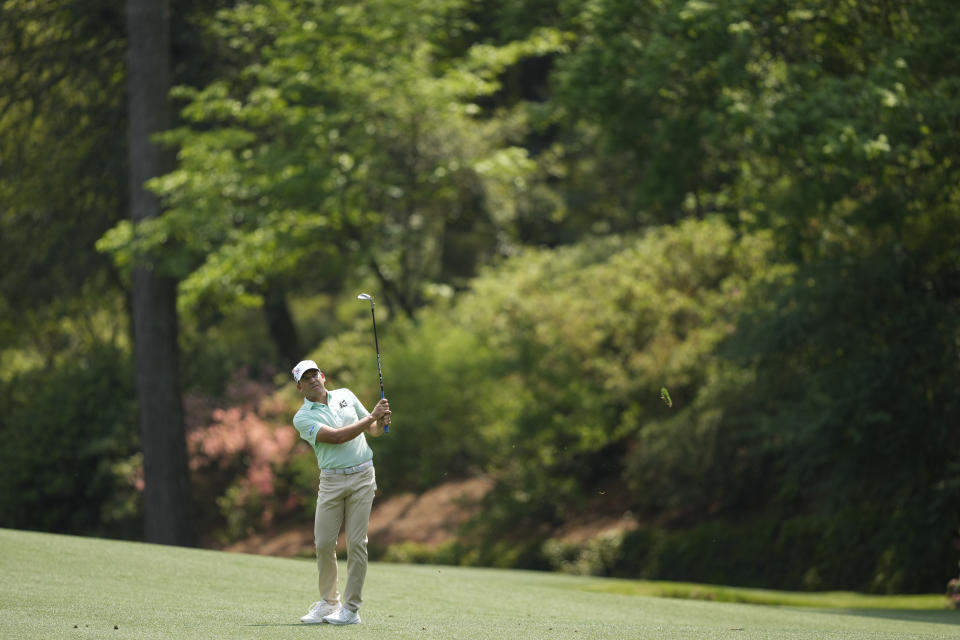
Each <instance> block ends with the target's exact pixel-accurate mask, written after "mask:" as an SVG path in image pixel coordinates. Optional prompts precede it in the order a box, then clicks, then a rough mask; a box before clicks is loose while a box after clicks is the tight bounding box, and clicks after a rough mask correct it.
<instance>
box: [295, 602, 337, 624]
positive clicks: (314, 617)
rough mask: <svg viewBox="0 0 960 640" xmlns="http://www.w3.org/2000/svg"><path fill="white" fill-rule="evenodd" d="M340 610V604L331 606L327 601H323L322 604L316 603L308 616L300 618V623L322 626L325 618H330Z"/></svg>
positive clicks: (311, 606) (311, 607)
mask: <svg viewBox="0 0 960 640" xmlns="http://www.w3.org/2000/svg"><path fill="white" fill-rule="evenodd" d="M338 609H340V605H338V604H330V603H329V602H327V601H326V600H321V601H320V602H314V603H313V604H312V605H310V611H308V612H307V615H305V616H303V617H302V618H300V622H304V623H306V624H320V623H321V622H323V618H324V616H329V615H330V614H332V613H336V612H337V610H338Z"/></svg>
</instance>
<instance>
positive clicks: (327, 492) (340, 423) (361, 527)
mask: <svg viewBox="0 0 960 640" xmlns="http://www.w3.org/2000/svg"><path fill="white" fill-rule="evenodd" d="M293 379H294V380H295V381H296V383H297V389H298V390H299V391H300V393H302V394H303V397H304V400H303V406H301V407H300V409H299V410H298V411H297V413H296V415H295V416H294V417H293V426H294V427H296V429H297V431H298V432H299V433H300V437H301V438H303V439H304V440H306V441H307V442H308V443H309V444H310V446H312V447H313V451H314V453H316V455H317V464H318V465H319V467H320V481H319V488H318V491H317V511H316V515H315V517H314V523H313V535H314V543H315V544H316V549H317V571H318V573H319V588H320V600H319V601H318V602H315V603H314V604H313V606H311V607H310V611H309V612H307V614H306V615H305V616H303V617H302V618H300V621H301V622H305V623H313V624H315V623H319V622H328V623H330V624H338V625H339V624H358V623H359V622H360V615H359V614H358V613H357V611H358V610H359V609H360V604H361V602H362V599H361V596H360V594H361V591H362V590H363V581H364V579H365V578H366V574H367V529H368V527H369V525H370V509H371V507H372V505H373V494H374V492H375V491H376V489H377V480H376V474H375V472H374V469H373V451H372V450H371V449H370V446H369V445H368V444H367V440H366V437H365V436H366V435H370V436H373V437H377V436H380V435H382V434H383V432H384V430H385V429H386V427H387V425H388V424H389V423H390V404H389V403H388V402H387V399H386V398H383V397H381V398H380V400H379V401H378V402H377V404H376V406H375V407H374V408H373V411H372V412H368V411H367V410H366V408H364V406H363V405H362V404H361V403H360V401H359V400H357V397H356V396H355V395H353V392H352V391H350V390H349V389H332V390H328V389H327V388H326V377H325V376H324V375H323V372H322V371H320V367H318V366H317V363H316V362H314V361H313V360H304V361H302V362H300V363H298V364H297V366H295V367H294V368H293ZM344 522H345V523H346V527H345V529H346V538H347V584H346V588H345V589H344V592H343V603H342V604H341V603H340V593H339V591H338V590H337V550H336V547H337V536H338V535H339V534H340V526H341V525H342V524H344Z"/></svg>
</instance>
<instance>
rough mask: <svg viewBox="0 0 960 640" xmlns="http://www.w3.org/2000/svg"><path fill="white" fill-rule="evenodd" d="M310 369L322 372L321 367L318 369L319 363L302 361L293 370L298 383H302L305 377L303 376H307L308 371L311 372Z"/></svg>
mask: <svg viewBox="0 0 960 640" xmlns="http://www.w3.org/2000/svg"><path fill="white" fill-rule="evenodd" d="M310 369H316V370H317V371H320V367H318V366H317V363H316V362H314V361H313V360H301V361H300V362H298V363H297V366H295V367H294V368H293V379H294V380H296V381H297V382H300V378H302V377H303V374H305V373H306V372H307V371H310Z"/></svg>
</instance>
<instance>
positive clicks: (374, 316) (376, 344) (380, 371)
mask: <svg viewBox="0 0 960 640" xmlns="http://www.w3.org/2000/svg"><path fill="white" fill-rule="evenodd" d="M370 318H371V319H372V320H373V346H374V348H376V350H377V375H378V376H379V377H380V399H381V400H382V399H383V368H382V367H381V366H380V342H379V341H378V340H377V314H376V313H374V311H373V301H371V302H370ZM383 430H384V432H387V431H390V428H389V427H387V425H384V426H383Z"/></svg>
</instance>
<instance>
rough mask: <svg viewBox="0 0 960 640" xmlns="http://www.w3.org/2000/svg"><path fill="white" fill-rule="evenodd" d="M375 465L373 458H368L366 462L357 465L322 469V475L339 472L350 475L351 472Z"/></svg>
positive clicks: (357, 471) (358, 471) (339, 473)
mask: <svg viewBox="0 0 960 640" xmlns="http://www.w3.org/2000/svg"><path fill="white" fill-rule="evenodd" d="M372 466H373V460H367V461H366V462H361V463H360V464H358V465H357V466H355V467H343V468H342V469H320V473H321V475H327V474H331V473H333V474H338V475H349V474H351V473H360V472H361V471H363V470H364V469H366V468H368V467H372Z"/></svg>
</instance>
